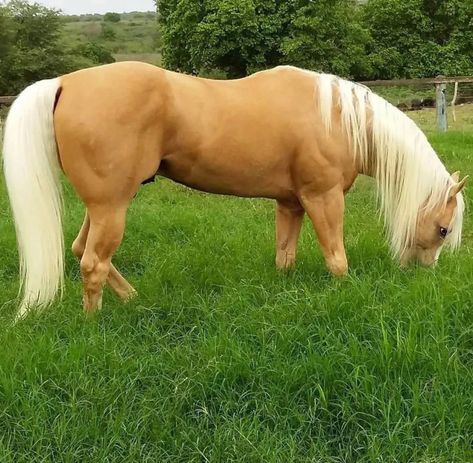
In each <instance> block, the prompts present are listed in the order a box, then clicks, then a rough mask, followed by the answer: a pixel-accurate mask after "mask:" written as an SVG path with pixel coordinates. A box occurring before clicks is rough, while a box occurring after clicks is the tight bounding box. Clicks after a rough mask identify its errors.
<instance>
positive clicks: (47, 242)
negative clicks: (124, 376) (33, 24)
mask: <svg viewBox="0 0 473 463" xmlns="http://www.w3.org/2000/svg"><path fill="white" fill-rule="evenodd" d="M60 86H61V83H60V80H59V78H56V79H50V80H42V81H40V82H37V83H35V84H33V85H30V86H29V87H27V88H26V89H25V90H24V91H23V92H22V93H21V94H20V95H19V96H18V98H17V99H16V100H15V102H14V103H13V106H12V107H11V109H10V112H9V114H8V117H7V121H6V125H5V134H4V140H3V168H4V173H5V180H6V186H7V190H8V195H9V197H10V204H11V208H12V211H13V218H14V221H15V228H16V236H17V241H18V253H19V258H20V294H22V301H21V304H20V306H19V309H18V313H17V319H21V318H24V317H25V316H26V314H27V313H28V312H29V310H30V309H40V308H43V307H46V306H47V305H48V304H49V303H51V301H52V300H53V299H54V297H55V296H56V294H57V292H58V291H59V290H62V285H63V282H64V237H63V231H62V223H61V211H62V194H61V186H60V178H59V173H60V166H59V160H58V152H57V146H56V138H55V133H54V123H53V112H54V105H55V101H56V95H58V92H59V90H60Z"/></svg>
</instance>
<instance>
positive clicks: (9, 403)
mask: <svg viewBox="0 0 473 463" xmlns="http://www.w3.org/2000/svg"><path fill="white" fill-rule="evenodd" d="M410 116H412V117H414V118H415V119H416V120H418V121H419V123H420V124H421V125H422V127H423V128H424V129H425V130H426V131H427V133H428V135H429V137H430V139H431V141H432V143H433V144H434V146H435V147H436V149H437V150H438V152H439V154H440V156H441V158H442V159H443V161H444V162H445V163H446V165H447V166H448V168H449V170H450V171H452V172H453V171H455V170H462V172H464V173H465V174H467V173H473V107H462V108H458V109H457V123H456V124H453V125H452V127H451V130H450V131H449V133H448V134H438V133H436V132H435V130H434V113H433V112H432V111H424V112H421V113H410ZM1 182H3V180H1ZM472 191H473V188H469V189H467V191H466V195H467V203H468V204H471V199H472V198H473V193H472ZM65 202H66V213H65V220H64V222H65V236H66V243H67V247H68V252H67V260H66V273H67V276H66V281H67V283H66V288H65V293H64V298H63V299H62V301H61V302H57V303H56V304H54V306H53V307H51V309H50V310H48V311H47V312H45V313H44V314H42V315H41V316H38V317H30V318H28V319H27V320H26V321H25V322H22V323H20V324H18V325H17V326H12V325H11V321H12V316H13V312H14V307H15V295H16V293H17V290H18V263H17V252H16V244H15V236H14V230H13V225H12V221H11V217H10V212H9V207H8V202H7V198H6V195H5V190H4V185H3V183H0V255H1V265H0V289H1V291H0V294H1V302H0V304H3V305H1V307H2V310H1V312H0V320H1V326H2V327H3V328H2V329H1V330H0V344H1V345H2V346H3V348H2V349H1V350H0V461H2V462H12V463H13V462H15V463H21V462H25V463H26V462H28V463H31V462H71V463H72V462H79V461H80V462H132V461H136V462H153V463H156V462H160V463H164V462H170V463H171V462H172V463H176V462H223V463H227V462H261V463H263V462H264V463H268V462H274V463H277V462H297V463H305V462H307V463H308V462H314V463H315V462H323V463H325V462H327V463H329V462H333V463H335V462H337V463H341V462H393V463H394V462H397V463H401V462H416V463H417V462H418V463H427V462H429V463H447V462H455V463H456V462H465V463H466V462H471V461H473V450H472V446H473V310H472V305H473V287H472V284H471V281H472V277H473V260H472V255H471V251H472V246H473V234H472V232H471V226H472V221H471V219H470V214H469V213H467V219H466V223H465V233H464V244H463V246H462V249H461V251H460V252H458V253H457V254H449V253H444V254H443V255H442V256H441V259H440V263H439V265H438V266H437V268H436V269H435V270H431V269H422V268H415V267H412V268H409V269H408V270H400V269H399V268H398V267H397V265H396V264H395V263H394V262H393V261H392V260H391V258H390V256H389V252H388V248H387V246H386V244H385V242H384V239H383V233H382V227H381V225H380V223H379V221H378V218H377V213H376V206H375V190H374V187H373V182H372V181H371V180H370V179H366V178H360V179H359V181H358V182H357V183H356V185H355V186H354V188H353V190H352V192H351V193H350V194H349V195H348V196H347V211H346V227H345V228H346V231H345V235H346V247H347V253H348V258H349V262H350V275H349V276H348V277H347V278H344V279H335V278H332V277H330V276H329V275H328V274H327V272H326V270H325V266H324V263H323V260H322V257H321V253H320V251H319V249H318V247H317V244H316V240H315V238H314V234H313V232H312V230H311V227H310V224H309V223H308V221H307V220H306V222H305V224H304V229H303V233H302V237H301V242H300V245H299V258H298V266H297V269H296V270H295V271H293V272H291V273H288V274H279V273H278V272H276V270H275V268H274V264H273V261H274V249H273V248H274V223H273V216H274V206H273V204H272V203H271V202H269V201H264V200H248V199H238V198H230V197H221V196H211V195H207V194H202V193H198V192H194V191H191V190H189V189H186V188H184V187H181V186H178V185H175V184H172V183H170V182H168V181H166V180H158V181H157V182H156V183H155V184H152V185H149V186H146V187H144V188H143V189H142V191H141V192H140V193H139V195H138V197H137V198H136V199H135V201H134V203H133V205H132V207H131V209H130V213H129V216H128V225H127V230H126V235H125V239H124V241H123V244H122V246H121V248H120V249H119V251H118V253H117V254H116V258H115V263H116V265H117V267H118V268H119V269H120V270H121V271H122V272H123V273H124V274H125V275H126V276H127V278H129V280H130V281H131V282H132V284H133V285H134V286H135V287H136V288H137V290H138V291H139V296H138V297H137V298H136V299H135V300H133V301H131V302H129V303H127V304H122V303H121V302H120V301H118V300H117V299H116V298H115V296H114V295H112V294H111V292H110V291H109V290H107V291H106V294H105V297H104V308H103V310H102V311H101V312H100V313H99V314H98V315H96V316H94V317H89V318H87V317H86V316H84V314H83V313H82V310H81V295H80V293H81V284H80V278H79V267H78V264H77V262H76V261H75V259H74V257H73V256H72V253H71V252H70V251H69V247H70V244H71V242H72V240H73V238H74V236H75V233H76V232H77V231H78V229H79V227H80V223H81V221H82V215H83V207H82V206H81V204H80V203H79V201H78V200H77V199H76V197H75V195H74V193H73V192H72V190H71V189H70V188H69V187H67V186H66V201H65Z"/></svg>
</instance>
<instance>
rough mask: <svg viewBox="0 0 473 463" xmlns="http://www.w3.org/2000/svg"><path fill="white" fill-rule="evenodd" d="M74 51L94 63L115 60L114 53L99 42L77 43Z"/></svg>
mask: <svg viewBox="0 0 473 463" xmlns="http://www.w3.org/2000/svg"><path fill="white" fill-rule="evenodd" d="M73 51H74V52H75V53H76V54H77V55H78V56H83V57H85V58H88V59H89V60H90V62H92V63H93V64H106V63H113V62H114V61H115V59H114V57H113V56H112V54H111V53H110V52H109V51H108V50H107V49H106V48H104V47H103V46H101V45H100V44H99V43H97V42H86V43H83V44H80V45H77V46H76V47H75V48H74V49H73Z"/></svg>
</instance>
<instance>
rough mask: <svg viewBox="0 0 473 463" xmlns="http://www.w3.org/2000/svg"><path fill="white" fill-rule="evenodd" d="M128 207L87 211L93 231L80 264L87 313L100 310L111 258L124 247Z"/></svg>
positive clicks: (107, 207)
mask: <svg viewBox="0 0 473 463" xmlns="http://www.w3.org/2000/svg"><path fill="white" fill-rule="evenodd" d="M127 206H128V204H123V205H113V206H112V205H108V206H96V205H94V206H93V207H88V214H89V217H90V228H89V232H88V235H87V242H86V245H85V250H84V254H83V256H82V258H81V261H80V268H81V273H82V279H83V283H84V310H85V311H87V312H94V311H95V310H96V309H97V308H100V307H101V302H102V291H103V285H104V283H105V281H106V280H107V278H108V277H109V273H110V269H111V260H112V255H113V253H114V252H115V250H116V249H117V248H118V246H119V245H120V243H121V240H122V238H123V232H124V229H125V216H126V210H127Z"/></svg>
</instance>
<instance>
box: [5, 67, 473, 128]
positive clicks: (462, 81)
mask: <svg viewBox="0 0 473 463" xmlns="http://www.w3.org/2000/svg"><path fill="white" fill-rule="evenodd" d="M360 83H362V84H363V85H366V86H367V87H370V88H377V89H379V88H386V89H387V88H393V87H406V86H407V87H414V86H417V87H419V86H423V87H428V88H430V89H431V90H432V94H431V96H428V97H426V98H424V99H423V100H417V99H415V100H413V103H414V104H411V105H408V104H406V103H403V102H398V103H397V106H398V107H399V109H401V110H404V111H407V110H409V109H422V107H425V106H430V107H436V108H437V127H438V129H439V130H440V131H442V132H445V131H447V128H448V125H447V111H448V109H447V108H448V106H449V103H448V102H447V85H453V86H454V90H453V97H452V100H451V101H450V106H452V110H453V116H454V118H455V105H456V104H457V103H458V102H472V103H473V88H471V90H470V92H471V93H470V94H469V95H467V96H461V97H460V93H461V89H460V85H461V86H462V87H463V86H465V85H468V84H471V86H472V87H473V77H469V76H462V77H444V76H439V77H437V78H435V79H399V80H371V81H365V82H360ZM434 89H435V94H434ZM380 93H381V92H380ZM381 94H382V93H381ZM427 94H429V95H430V91H427ZM382 96H386V95H382ZM434 96H435V98H434ZM15 98H16V97H15V96H0V108H1V106H2V105H3V106H9V105H11V104H12V103H13V101H14V100H15ZM388 99H389V98H388ZM391 100H392V98H391ZM392 102H393V101H392ZM394 103H395V104H396V102H394ZM424 103H425V104H424ZM0 116H1V113H0ZM0 122H1V121H0Z"/></svg>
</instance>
